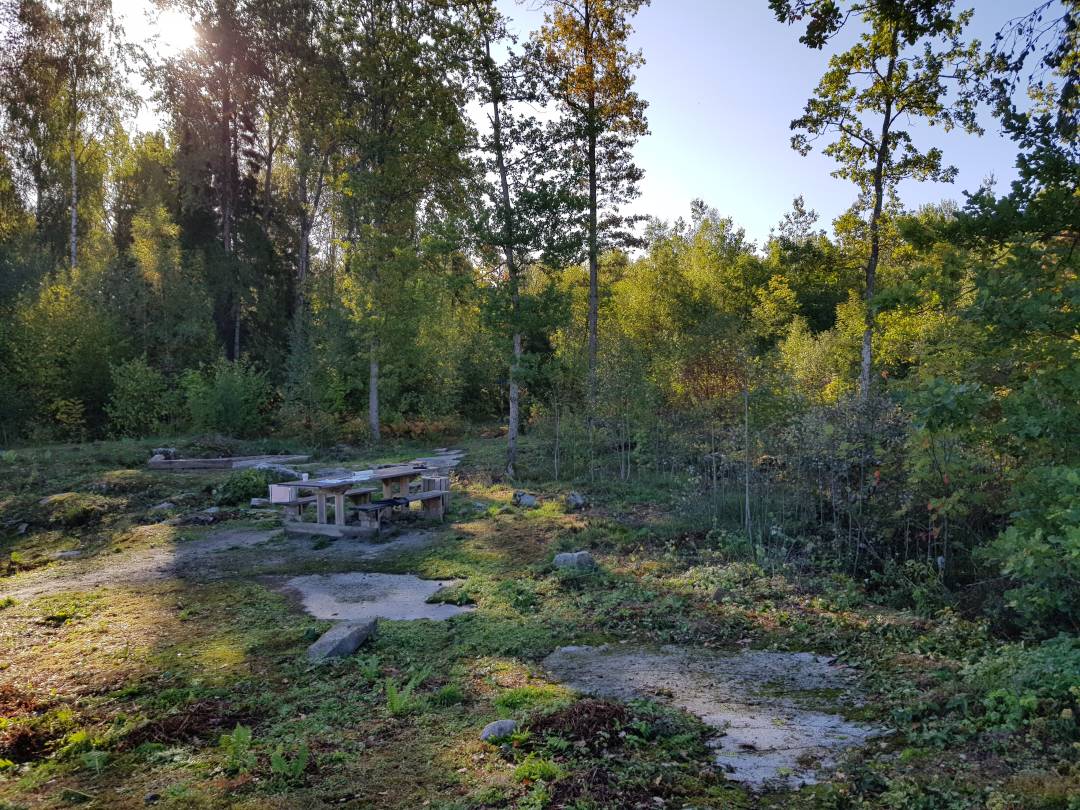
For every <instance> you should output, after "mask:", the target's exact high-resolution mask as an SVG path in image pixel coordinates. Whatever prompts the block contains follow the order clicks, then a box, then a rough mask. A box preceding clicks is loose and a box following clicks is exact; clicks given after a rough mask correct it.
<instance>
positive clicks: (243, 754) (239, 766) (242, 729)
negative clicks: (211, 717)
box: [218, 723, 256, 775]
mask: <svg viewBox="0 0 1080 810" xmlns="http://www.w3.org/2000/svg"><path fill="white" fill-rule="evenodd" d="M251 739H252V738H251V729H250V728H248V727H247V726H242V725H240V724H239V723H238V724H237V725H236V727H235V728H234V729H233V730H232V731H231V732H230V733H228V734H222V735H221V739H220V740H219V741H218V747H219V748H220V749H221V752H222V754H223V755H224V756H225V770H226V771H228V772H229V773H232V774H239V775H243V774H246V773H250V772H251V771H252V770H253V769H254V768H255V764H256V758H255V752H254V751H253V750H252V747H251Z"/></svg>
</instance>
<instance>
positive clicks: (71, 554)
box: [52, 549, 82, 560]
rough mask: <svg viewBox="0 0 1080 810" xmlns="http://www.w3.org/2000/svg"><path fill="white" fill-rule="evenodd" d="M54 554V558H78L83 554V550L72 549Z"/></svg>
mask: <svg viewBox="0 0 1080 810" xmlns="http://www.w3.org/2000/svg"><path fill="white" fill-rule="evenodd" d="M52 556H53V559H54V560H77V559H79V558H80V557H81V556H82V552H81V551H78V550H76V549H72V550H71V551H57V552H56V553H55V554H53V555H52Z"/></svg>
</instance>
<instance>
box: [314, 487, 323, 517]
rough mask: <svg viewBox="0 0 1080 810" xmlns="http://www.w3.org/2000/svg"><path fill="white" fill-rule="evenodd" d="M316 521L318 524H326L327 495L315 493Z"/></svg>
mask: <svg viewBox="0 0 1080 810" xmlns="http://www.w3.org/2000/svg"><path fill="white" fill-rule="evenodd" d="M315 520H316V521H317V522H318V523H326V493H325V492H321V491H320V492H316V493H315Z"/></svg>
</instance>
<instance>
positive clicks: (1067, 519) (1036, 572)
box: [986, 467, 1080, 630]
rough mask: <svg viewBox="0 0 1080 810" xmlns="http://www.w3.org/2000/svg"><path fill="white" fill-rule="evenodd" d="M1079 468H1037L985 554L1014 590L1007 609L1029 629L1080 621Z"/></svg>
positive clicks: (1020, 484)
mask: <svg viewBox="0 0 1080 810" xmlns="http://www.w3.org/2000/svg"><path fill="white" fill-rule="evenodd" d="M1078 491H1080V468H1078V467H1037V468H1035V469H1033V470H1031V471H1030V472H1029V473H1028V474H1027V475H1026V476H1024V477H1023V478H1022V479H1021V480H1020V481H1019V482H1018V483H1017V487H1016V491H1015V494H1014V496H1013V505H1014V507H1015V509H1016V511H1015V512H1014V513H1013V519H1012V523H1011V525H1010V526H1009V527H1008V528H1007V529H1006V530H1005V531H1004V532H1003V533H1002V534H1001V535H1000V536H999V537H998V538H997V539H996V540H995V541H994V542H993V543H992V544H991V545H990V546H989V547H988V548H987V549H986V556H987V557H988V559H990V560H992V561H993V562H995V563H997V564H998V565H1000V566H1001V570H1002V571H1003V573H1005V575H1006V576H1008V577H1010V579H1011V580H1012V581H1013V582H1014V583H1015V584H1016V587H1014V588H1013V589H1011V590H1010V591H1009V592H1008V599H1009V606H1010V607H1011V608H1012V609H1013V610H1015V611H1016V612H1017V613H1019V614H1020V615H1021V616H1022V617H1023V618H1024V619H1025V620H1026V621H1027V622H1029V623H1030V626H1031V627H1032V628H1033V629H1043V630H1045V629H1048V628H1052V627H1054V626H1055V625H1057V624H1059V623H1062V622H1065V623H1072V626H1073V629H1076V627H1077V624H1076V621H1077V617H1078V616H1080V501H1078V499H1077V492H1078Z"/></svg>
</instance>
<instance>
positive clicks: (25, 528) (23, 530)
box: [15, 523, 30, 534]
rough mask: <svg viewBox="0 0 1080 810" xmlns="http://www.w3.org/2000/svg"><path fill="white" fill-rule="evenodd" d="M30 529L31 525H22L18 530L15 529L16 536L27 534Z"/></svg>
mask: <svg viewBox="0 0 1080 810" xmlns="http://www.w3.org/2000/svg"><path fill="white" fill-rule="evenodd" d="M29 528H30V524H29V523H20V524H19V526H18V528H16V529H15V533H16V534H26V532H27V530H28V529H29Z"/></svg>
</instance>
